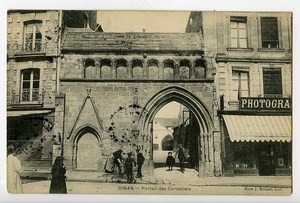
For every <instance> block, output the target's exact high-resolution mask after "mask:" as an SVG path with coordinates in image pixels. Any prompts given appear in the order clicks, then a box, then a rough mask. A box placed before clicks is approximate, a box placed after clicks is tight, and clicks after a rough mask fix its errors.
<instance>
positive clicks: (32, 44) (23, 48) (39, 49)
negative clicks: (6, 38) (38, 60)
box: [8, 39, 46, 55]
mask: <svg viewBox="0 0 300 203" xmlns="http://www.w3.org/2000/svg"><path fill="white" fill-rule="evenodd" d="M45 52H46V43H42V40H40V39H39V40H35V41H26V42H25V43H23V44H18V43H14V44H8V54H14V55H16V54H17V55H18V54H40V53H45Z"/></svg>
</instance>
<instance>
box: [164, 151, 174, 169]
mask: <svg viewBox="0 0 300 203" xmlns="http://www.w3.org/2000/svg"><path fill="white" fill-rule="evenodd" d="M174 163H175V158H174V157H173V156H172V152H168V157H167V160H166V164H167V166H168V167H169V169H168V171H172V170H173V165H174Z"/></svg>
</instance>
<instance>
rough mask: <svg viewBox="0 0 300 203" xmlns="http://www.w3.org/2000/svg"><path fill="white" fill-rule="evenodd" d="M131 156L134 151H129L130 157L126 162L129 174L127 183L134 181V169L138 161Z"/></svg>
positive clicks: (126, 169)
mask: <svg viewBox="0 0 300 203" xmlns="http://www.w3.org/2000/svg"><path fill="white" fill-rule="evenodd" d="M131 156H132V153H131V152H130V153H128V157H127V159H126V160H125V164H124V167H125V172H126V175H127V183H132V182H133V180H134V179H133V170H134V167H135V166H136V162H135V160H134V159H133V158H132V157H131Z"/></svg>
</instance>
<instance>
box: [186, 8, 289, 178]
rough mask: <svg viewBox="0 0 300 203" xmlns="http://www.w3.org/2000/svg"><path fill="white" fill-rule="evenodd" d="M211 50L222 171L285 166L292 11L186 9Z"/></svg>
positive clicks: (285, 170) (258, 171)
mask: <svg viewBox="0 0 300 203" xmlns="http://www.w3.org/2000/svg"><path fill="white" fill-rule="evenodd" d="M187 32H200V33H202V34H203V39H204V48H203V51H204V53H205V54H204V55H205V56H215V61H214V64H213V66H214V67H215V69H216V77H215V78H216V79H215V84H216V88H217V97H218V100H219V111H218V116H219V119H220V126H221V132H222V133H221V135H222V163H223V172H224V174H225V175H288V174H290V172H291V160H292V154H291V151H292V150H291V138H292V134H291V132H292V131H291V118H292V103H291V102H292V14H291V13H289V12H284V13H279V12H276V13H275V12H192V13H191V15H190V19H189V23H188V26H187Z"/></svg>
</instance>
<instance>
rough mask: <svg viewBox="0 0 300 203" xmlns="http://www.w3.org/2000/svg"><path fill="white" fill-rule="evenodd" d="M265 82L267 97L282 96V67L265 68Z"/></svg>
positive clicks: (265, 94)
mask: <svg viewBox="0 0 300 203" xmlns="http://www.w3.org/2000/svg"><path fill="white" fill-rule="evenodd" d="M263 84H264V96H265V97H281V96H282V76H281V69H280V68H264V69H263Z"/></svg>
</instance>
